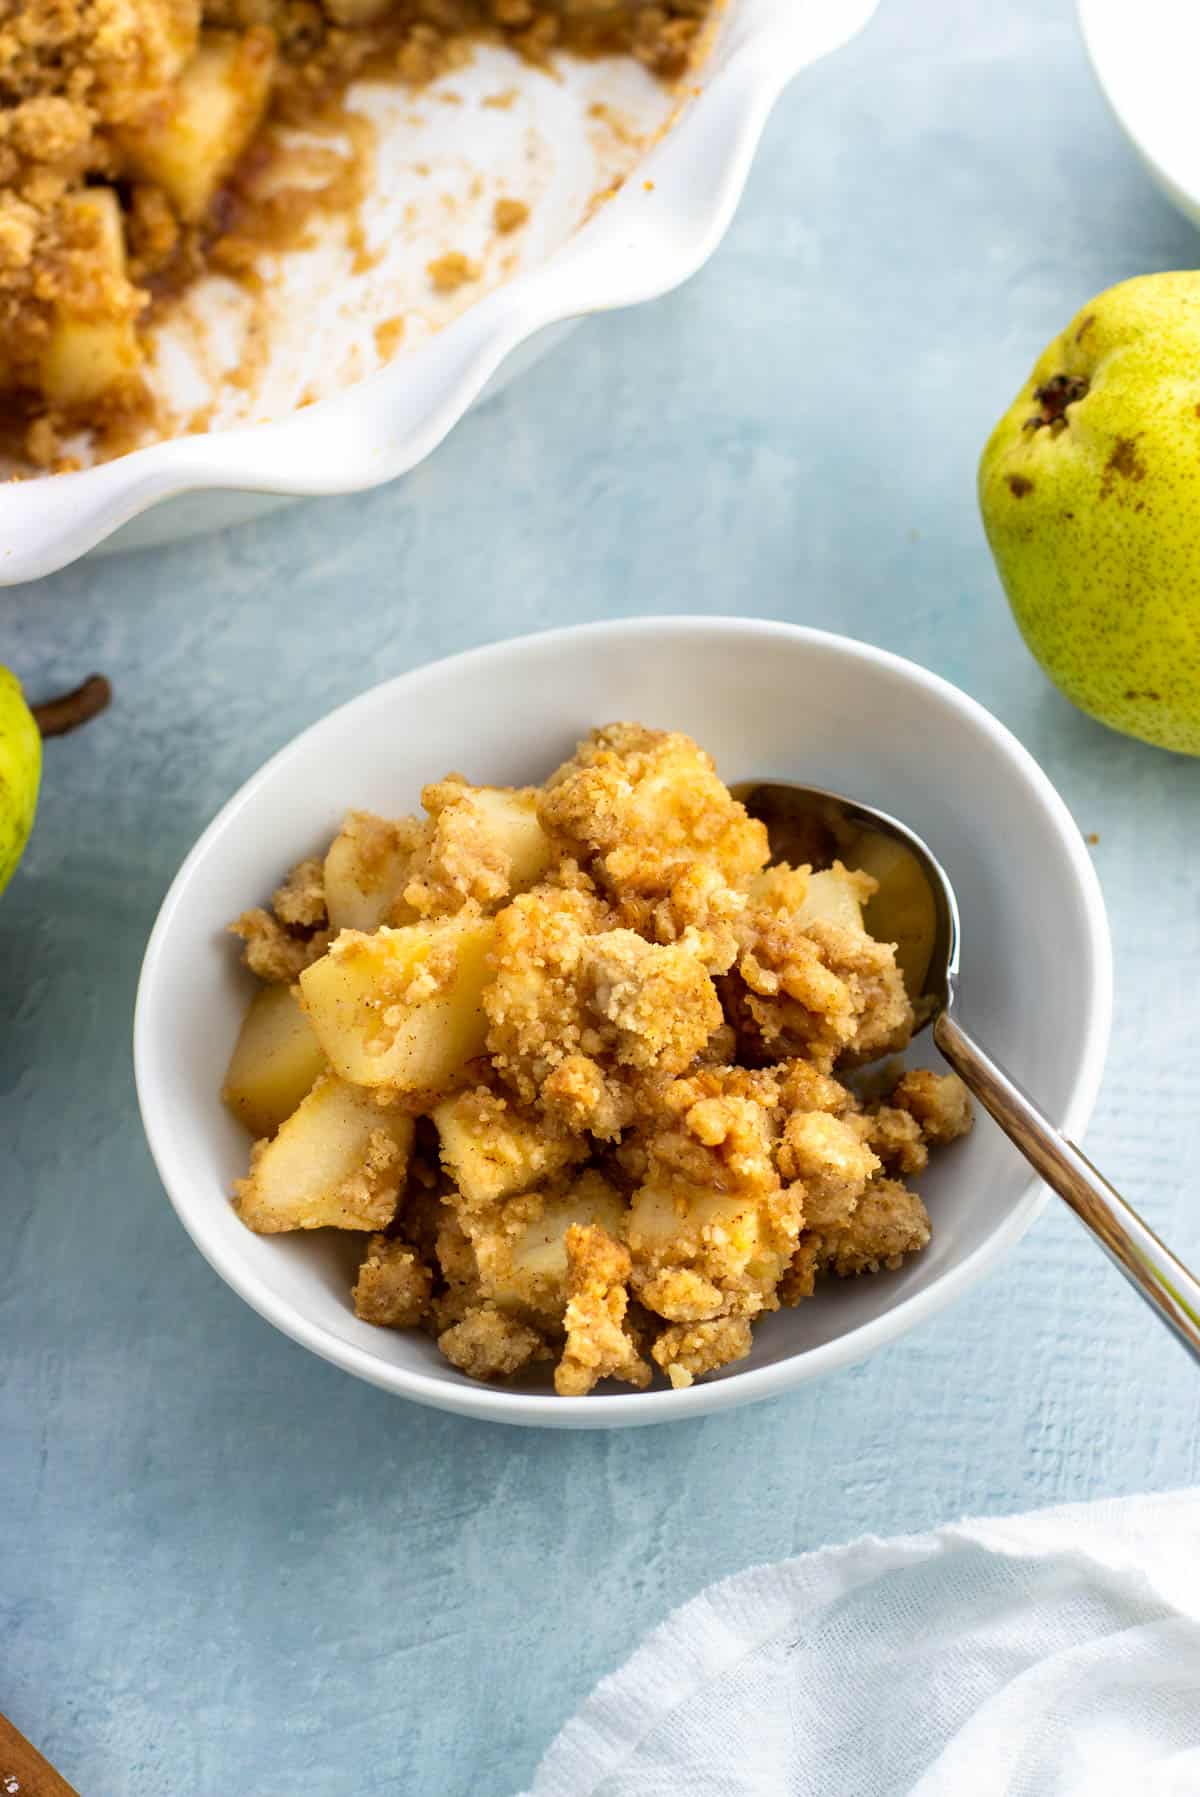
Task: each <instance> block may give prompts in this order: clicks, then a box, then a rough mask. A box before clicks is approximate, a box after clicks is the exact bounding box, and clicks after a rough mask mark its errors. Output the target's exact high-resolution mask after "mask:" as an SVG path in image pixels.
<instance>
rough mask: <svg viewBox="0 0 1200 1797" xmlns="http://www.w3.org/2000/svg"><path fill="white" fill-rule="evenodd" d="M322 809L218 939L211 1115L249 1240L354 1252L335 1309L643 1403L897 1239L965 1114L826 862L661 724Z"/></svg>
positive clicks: (920, 1244)
mask: <svg viewBox="0 0 1200 1797" xmlns="http://www.w3.org/2000/svg"><path fill="white" fill-rule="evenodd" d="M422 803H423V805H424V808H425V813H426V815H425V817H424V818H420V819H419V818H416V817H404V818H400V819H389V818H383V817H378V816H375V815H373V814H371V813H366V812H357V811H352V812H350V814H349V815H348V816H347V818H346V820H345V822H344V824H343V826H342V828H341V830H340V831H339V833H338V835H337V836H336V837H335V838H334V840H333V842H332V844H331V845H330V847H329V849H328V851H327V852H326V854H325V856H324V858H323V859H317V858H313V859H310V860H306V861H304V862H302V863H301V864H300V865H298V866H297V867H295V868H294V869H293V870H292V872H291V873H290V874H289V875H288V877H287V878H286V879H285V880H284V882H283V884H282V885H281V886H280V887H279V889H278V890H277V892H276V893H275V896H274V899H273V900H272V904H271V908H270V909H269V910H264V909H255V910H251V911H247V912H245V913H244V914H243V915H242V916H240V917H239V918H238V919H237V920H236V921H235V922H234V924H233V926H232V928H233V930H234V932H235V933H236V934H237V935H238V936H239V937H241V938H242V941H243V943H244V952H245V959H246V964H247V966H248V967H249V969H250V971H251V972H252V973H253V974H255V975H256V976H257V977H258V978H259V979H260V980H261V981H262V982H264V983H263V985H262V986H261V988H260V990H259V992H258V993H257V995H256V996H255V997H254V998H253V999H252V1000H251V1003H250V1007H249V1009H248V1011H247V1013H246V1019H245V1022H244V1024H243V1026H242V1030H241V1034H240V1036H239V1038H238V1042H237V1045H236V1047H235V1049H234V1052H233V1058H232V1061H231V1064H230V1068H229V1072H228V1074H227V1077H226V1081H225V1087H224V1095H225V1099H226V1102H227V1103H228V1104H229V1105H230V1106H231V1108H232V1109H233V1111H234V1113H235V1114H236V1115H237V1116H239V1117H240V1118H241V1119H242V1120H243V1121H244V1122H246V1123H247V1124H248V1126H249V1127H250V1129H251V1130H252V1131H253V1132H254V1133H255V1134H256V1136H257V1137H258V1140H257V1141H256V1143H255V1146H254V1150H253V1154H252V1155H251V1157H250V1164H249V1169H248V1172H247V1174H246V1176H245V1177H244V1178H243V1179H241V1180H239V1181H238V1184H237V1196H236V1200H235V1203H236V1208H237V1211H238V1214H239V1216H240V1217H241V1219H242V1221H243V1223H245V1224H246V1225H247V1227H248V1228H250V1229H252V1230H255V1231H257V1232H259V1233H262V1234H267V1235H273V1234H277V1233H280V1232H283V1231H293V1230H308V1229H321V1228H333V1229H340V1230H345V1231H348V1232H351V1231H352V1232H354V1237H355V1242H356V1248H355V1252H356V1254H357V1255H358V1256H359V1266H358V1270H357V1275H356V1281H355V1285H354V1292H353V1301H354V1307H355V1311H356V1313H357V1315H358V1316H359V1317H360V1318H362V1319H363V1320H364V1321H366V1322H369V1323H374V1324H378V1325H381V1326H384V1327H388V1326H391V1327H397V1328H413V1327H417V1328H423V1329H426V1330H428V1332H429V1333H430V1334H431V1335H432V1336H433V1338H434V1339H435V1340H436V1342H437V1345H438V1347H439V1349H440V1350H441V1352H442V1354H443V1355H444V1356H445V1357H446V1359H447V1360H448V1361H450V1363H451V1364H452V1365H453V1366H455V1367H458V1368H459V1369H460V1370H461V1371H462V1372H464V1373H466V1374H468V1375H469V1376H470V1377H472V1378H477V1379H501V1378H506V1377H509V1376H511V1375H513V1374H516V1373H520V1372H522V1371H523V1370H524V1369H525V1368H526V1367H528V1366H531V1365H536V1364H537V1363H540V1362H547V1363H553V1366H554V1373H553V1379H554V1388H555V1390H556V1391H557V1392H558V1393H559V1394H560V1395H562V1396H572V1397H582V1396H584V1395H586V1394H587V1393H588V1392H590V1391H591V1390H592V1388H593V1387H594V1386H595V1385H596V1384H597V1383H598V1382H599V1381H601V1380H603V1379H617V1380H621V1381H624V1382H625V1383H627V1384H629V1385H633V1386H635V1387H638V1388H644V1387H646V1386H648V1385H649V1384H650V1382H651V1380H652V1378H654V1377H655V1375H656V1374H662V1375H665V1376H666V1378H667V1379H669V1380H670V1382H671V1384H672V1385H673V1386H676V1387H685V1386H688V1385H690V1384H691V1383H692V1381H693V1380H694V1379H696V1378H699V1377H701V1376H702V1375H704V1374H706V1373H710V1372H713V1371H715V1370H716V1369H717V1368H719V1367H722V1366H727V1365H729V1364H731V1363H732V1362H735V1361H739V1360H742V1359H744V1358H745V1356H746V1355H747V1354H748V1353H749V1351H750V1342H751V1330H752V1328H753V1324H754V1321H755V1319H756V1318H758V1317H761V1316H763V1315H765V1314H767V1313H769V1312H772V1311H775V1310H778V1309H779V1307H780V1305H781V1304H783V1305H795V1304H799V1303H801V1302H802V1301H803V1300H805V1299H807V1298H809V1297H811V1296H812V1294H813V1291H814V1289H815V1285H816V1281H817V1280H818V1279H819V1278H821V1277H822V1276H823V1275H825V1274H833V1275H837V1276H840V1277H842V1278H849V1277H853V1276H856V1275H860V1274H869V1273H876V1272H879V1271H880V1270H881V1269H884V1268H893V1269H894V1268H897V1267H899V1266H900V1265H901V1264H902V1263H903V1261H904V1259H905V1257H906V1256H908V1255H910V1254H918V1253H920V1252H921V1250H922V1249H924V1248H925V1246H926V1245H927V1243H928V1242H929V1239H930V1225H929V1218H928V1216H927V1213H926V1211H925V1207H924V1205H923V1204H922V1202H921V1199H920V1198H919V1196H918V1195H917V1193H916V1192H915V1191H914V1190H913V1189H912V1188H911V1187H910V1186H909V1185H907V1184H906V1183H905V1181H906V1180H907V1179H908V1178H910V1177H911V1176H913V1175H917V1174H920V1173H921V1172H922V1170H923V1169H924V1167H925V1166H926V1163H927V1161H928V1156H929V1150H930V1148H931V1147H933V1148H938V1147H940V1146H941V1145H942V1144H944V1143H947V1142H951V1141H953V1140H955V1139H956V1138H957V1137H959V1136H961V1135H964V1134H965V1133H966V1132H967V1130H968V1129H969V1128H970V1124H971V1111H970V1107H969V1104H968V1101H967V1097H966V1093H965V1090H964V1088H963V1087H962V1086H961V1084H960V1083H959V1081H958V1080H957V1079H956V1078H955V1077H954V1076H953V1075H952V1074H947V1075H944V1076H939V1075H937V1074H935V1073H932V1072H929V1071H922V1070H916V1071H908V1072H895V1073H893V1074H892V1076H891V1077H890V1079H886V1080H885V1085H884V1089H883V1093H882V1095H878V1096H876V1097H874V1098H873V1099H872V1100H871V1101H870V1102H866V1103H864V1102H862V1101H860V1099H859V1098H858V1097H856V1096H855V1094H854V1092H853V1091H852V1090H851V1088H850V1087H849V1086H847V1085H846V1084H845V1083H844V1082H843V1080H842V1079H841V1078H839V1077H838V1075H839V1074H841V1073H844V1072H845V1071H846V1070H848V1069H852V1068H855V1067H860V1066H862V1065H864V1064H865V1063H867V1062H870V1061H875V1060H878V1059H879V1058H880V1057H882V1056H887V1055H890V1054H894V1053H896V1052H898V1051H899V1050H901V1049H903V1048H904V1047H905V1046H906V1045H907V1043H908V1039H909V1036H910V1034H911V1033H912V1027H913V1021H914V1020H913V1008H912V1005H911V1003H910V1001H909V996H908V993H907V992H906V990H905V986H904V981H903V978H902V975H901V972H900V970H899V968H898V966H897V963H896V954H895V948H894V946H893V945H892V944H890V943H881V942H876V941H874V940H873V938H872V937H871V936H870V935H869V934H868V933H867V931H866V929H865V928H864V924H863V915H862V907H863V904H864V903H865V901H866V900H868V899H869V898H870V897H871V895H872V893H873V891H874V890H875V887H876V882H875V880H874V879H873V878H872V877H871V876H870V875H869V874H865V873H859V872H854V871H851V870H849V869H847V868H846V867H844V866H843V864H842V863H841V862H840V861H835V862H834V863H833V865H832V866H831V867H829V868H827V869H821V870H818V871H814V870H813V869H812V868H811V867H807V866H802V867H789V866H788V865H787V864H786V863H771V851H770V846H769V843H768V838H767V830H766V828H765V826H764V825H763V824H762V823H761V822H759V821H758V820H757V819H755V818H752V817H750V816H749V815H748V814H747V812H746V810H745V809H744V807H743V806H742V805H741V804H740V803H739V802H738V801H737V800H736V799H735V798H733V796H732V795H731V794H730V792H729V791H728V789H727V788H726V787H725V785H724V784H723V783H722V781H721V780H720V779H719V778H718V776H717V773H716V770H715V768H714V765H713V763H712V761H711V760H710V758H709V757H708V756H707V755H706V754H705V753H704V751H703V750H702V749H701V748H699V747H698V745H697V744H696V743H695V742H694V741H692V739H691V738H690V737H688V736H686V735H683V734H681V733H678V732H666V731H661V730H654V729H647V728H645V727H644V726H642V725H640V724H633V723H617V724H612V725H609V726H606V727H604V728H601V729H598V730H595V731H593V732H592V733H591V734H590V735H589V736H588V737H587V738H586V739H585V740H584V741H583V742H582V743H580V745H579V746H578V748H577V750H576V752H575V754H574V755H573V756H572V757H571V758H570V759H569V760H567V761H565V762H564V763H563V764H562V765H561V766H560V767H558V768H557V769H555V770H554V772H553V773H551V774H550V776H549V778H548V779H547V780H546V782H545V784H544V785H542V786H541V787H527V788H524V789H517V788H501V787H481V786H473V785H471V784H469V783H468V782H467V781H465V780H463V779H461V778H459V777H457V776H451V777H449V778H447V779H445V780H442V781H440V782H438V783H437V784H436V785H433V786H429V787H427V788H426V789H425V791H424V793H423V794H422Z"/></svg>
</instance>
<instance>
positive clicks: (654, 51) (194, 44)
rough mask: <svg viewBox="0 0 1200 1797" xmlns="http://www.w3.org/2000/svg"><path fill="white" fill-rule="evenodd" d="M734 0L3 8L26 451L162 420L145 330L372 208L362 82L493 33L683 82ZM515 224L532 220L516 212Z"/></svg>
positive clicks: (2, 253)
mask: <svg viewBox="0 0 1200 1797" xmlns="http://www.w3.org/2000/svg"><path fill="white" fill-rule="evenodd" d="M714 4H715V0H0V408H2V409H3V414H4V422H5V431H4V434H5V436H6V438H7V439H8V442H7V447H8V448H9V449H10V450H13V451H16V452H17V453H19V454H22V455H23V456H24V457H25V458H27V459H28V460H29V461H32V462H33V463H34V464H36V465H38V466H42V467H62V466H70V465H72V464H70V463H69V462H65V461H64V459H63V453H62V446H63V441H64V438H65V437H67V436H68V435H69V434H70V433H71V432H73V431H75V430H78V429H79V428H81V427H83V428H86V429H88V430H90V431H92V432H94V433H95V435H96V438H97V441H98V442H99V444H100V446H101V449H102V450H103V449H104V447H105V444H107V449H108V452H109V453H116V452H118V451H120V450H121V449H122V448H126V447H129V446H130V444H131V443H132V442H133V441H134V440H136V437H135V435H134V434H133V433H134V432H135V430H136V428H137V427H139V426H141V427H144V426H145V425H146V422H147V420H148V419H150V418H152V413H153V406H152V401H151V397H150V394H149V391H148V389H147V387H146V384H145V382H144V380H143V370H144V365H145V352H146V334H147V330H148V328H149V327H150V326H151V325H152V323H153V321H154V320H155V318H156V317H159V316H161V314H162V312H163V309H164V307H165V306H166V305H167V304H168V303H169V301H170V299H171V297H172V296H173V295H175V294H177V293H179V292H180V291H181V290H183V289H184V288H186V287H187V286H188V285H189V284H190V283H191V282H192V281H193V280H194V279H195V278H196V277H197V276H198V275H200V274H202V273H204V272H206V271H209V270H216V271H219V272H221V273H223V274H225V275H229V276H232V277H233V278H235V279H241V280H244V281H247V282H252V281H253V280H254V262H255V258H256V257H257V255H258V254H259V253H260V252H261V251H262V250H263V249H279V248H289V247H295V246H296V245H298V244H300V243H303V242H304V241H305V231H306V228H307V224H308V221H309V220H310V219H311V217H312V215H313V213H314V211H316V210H318V209H321V208H324V209H327V210H328V209H346V210H349V209H351V208H353V207H354V206H355V205H356V204H357V202H358V201H359V200H361V198H362V193H363V190H364V186H365V184H366V183H367V182H368V181H369V179H370V149H371V145H370V142H369V138H370V127H369V125H368V123H367V121H366V120H365V119H363V118H362V117H361V116H360V115H356V114H353V113H347V112H346V111H344V110H343V109H342V107H341V100H342V96H343V95H344V93H345V90H346V88H347V86H348V85H349V83H350V82H352V81H354V80H356V79H359V78H370V79H384V80H392V81H398V82H401V83H406V84H408V85H410V86H420V85H423V84H425V83H427V82H429V81H431V80H433V79H434V78H435V77H437V76H439V75H442V74H444V73H445V72H446V71H447V70H449V69H453V68H455V67H458V66H460V65H461V64H462V63H463V62H465V61H466V60H468V59H469V57H470V55H471V51H472V46H473V45H474V44H475V43H476V42H479V41H481V40H483V41H492V42H497V43H502V44H504V45H507V46H508V47H509V48H511V49H512V50H514V51H515V52H517V53H518V54H519V55H521V56H522V57H524V58H526V59H527V60H529V61H533V62H547V61H549V60H550V59H551V58H552V57H553V55H554V54H555V53H556V52H557V51H559V50H565V51H568V52H572V53H578V54H584V55H601V54H605V55H609V54H625V55H629V56H632V57H634V58H636V59H638V60H639V61H640V62H641V63H642V64H644V65H645V66H646V67H647V68H648V69H649V70H650V71H651V72H652V73H653V74H655V75H656V76H658V77H660V78H661V79H663V80H664V81H676V80H678V79H679V78H680V77H681V76H682V75H683V74H684V73H685V72H686V71H687V69H688V67H689V65H690V63H691V61H692V59H693V57H694V56H696V55H697V54H698V52H699V45H700V38H701V33H702V29H703V26H704V23H705V20H706V18H707V16H708V15H709V14H710V13H711V11H712V10H713V8H714ZM290 126H291V127H297V126H298V127H302V128H303V129H304V130H305V131H306V132H309V133H311V132H314V131H316V132H318V133H319V132H320V131H321V130H322V128H324V129H327V130H329V131H331V132H332V131H334V130H339V131H341V132H342V133H343V134H347V133H348V135H349V137H350V140H351V146H352V153H351V154H350V155H349V156H348V157H344V156H340V155H337V154H335V153H333V152H332V151H328V152H321V151H317V152H310V153H309V155H308V157H307V166H303V167H297V166H296V165H295V159H294V158H293V160H292V165H291V166H290V167H289V165H288V158H287V156H286V154H280V151H281V147H282V142H283V140H282V138H281V136H280V134H281V133H283V132H286V130H287V128H288V127H290ZM497 228H498V229H499V230H506V229H509V230H511V229H513V228H514V225H513V223H511V222H509V223H501V222H499V221H498V222H497Z"/></svg>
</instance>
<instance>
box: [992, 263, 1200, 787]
mask: <svg viewBox="0 0 1200 1797" xmlns="http://www.w3.org/2000/svg"><path fill="white" fill-rule="evenodd" d="M1056 414H1058V416H1057V417H1056V416H1055V415H1056ZM1034 420H1044V421H1042V422H1033V421H1034ZM979 504H980V508H981V510H982V513H983V523H984V529H985V530H986V532H987V538H988V542H989V543H990V545H991V549H992V554H993V555H994V556H995V558H996V566H997V568H998V569H999V572H1000V578H1001V580H1002V581H1003V583H1004V587H1005V591H1006V592H1007V594H1008V598H1009V602H1010V604H1011V605H1012V609H1013V612H1014V614H1015V616H1016V620H1017V623H1018V625H1019V626H1020V629H1021V634H1022V635H1023V636H1024V638H1025V641H1026V642H1027V643H1028V645H1029V647H1030V649H1031V650H1032V651H1033V653H1034V655H1035V656H1036V657H1037V659H1038V661H1039V662H1040V663H1041V664H1042V667H1043V668H1044V669H1045V671H1046V673H1047V674H1048V675H1049V676H1050V678H1051V679H1052V680H1053V681H1054V682H1055V684H1056V685H1057V686H1059V687H1060V688H1061V689H1062V691H1063V692H1064V693H1065V694H1066V696H1067V697H1068V698H1069V699H1071V700H1073V701H1074V703H1075V704H1076V705H1078V706H1080V707H1081V708H1082V709H1083V710H1084V711H1086V712H1089V713H1090V714H1091V715H1092V716H1093V717H1095V718H1099V719H1100V720H1101V721H1102V722H1103V723H1105V724H1110V725H1111V726H1112V727H1113V729H1115V730H1122V731H1124V732H1125V733H1126V734H1127V735H1129V736H1137V737H1141V738H1142V739H1143V740H1144V741H1146V742H1150V743H1157V744H1159V745H1161V746H1162V747H1163V748H1166V749H1175V750H1178V751H1180V752H1182V753H1184V754H1187V755H1200V272H1197V273H1192V272H1183V273H1173V274H1156V275H1143V276H1140V277H1139V278H1138V279H1136V280H1132V281H1124V282H1122V283H1121V285H1120V286H1118V287H1110V288H1109V289H1108V290H1107V292H1105V293H1101V294H1099V295H1098V296H1097V297H1096V298H1095V299H1094V300H1092V301H1091V302H1090V304H1088V305H1086V306H1084V307H1083V309H1082V310H1081V311H1080V312H1079V313H1078V314H1077V315H1076V317H1075V318H1073V319H1072V320H1071V323H1070V324H1069V325H1068V326H1067V329H1066V330H1065V331H1064V332H1063V334H1062V336H1061V337H1057V338H1055V340H1054V342H1053V343H1051V344H1050V345H1049V347H1048V348H1047V349H1046V351H1045V352H1044V353H1043V355H1042V356H1041V357H1040V358H1039V360H1038V362H1037V364H1036V366H1035V367H1034V370H1033V373H1032V374H1031V375H1030V377H1029V379H1028V380H1027V381H1026V383H1025V385H1024V386H1023V387H1022V389H1021V391H1020V393H1019V395H1018V396H1017V399H1016V401H1015V403H1014V404H1013V405H1012V406H1011V407H1010V408H1009V410H1008V411H1007V412H1006V413H1005V414H1004V416H1003V418H1001V420H1000V422H999V424H997V426H996V428H995V430H994V431H993V432H992V435H991V438H990V440H989V442H988V444H987V447H986V449H985V450H984V452H983V459H982V461H981V463H980V467H979Z"/></svg>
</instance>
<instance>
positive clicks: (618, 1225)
mask: <svg viewBox="0 0 1200 1797" xmlns="http://www.w3.org/2000/svg"><path fill="white" fill-rule="evenodd" d="M625 1214H626V1206H625V1200H624V1199H623V1198H622V1196H621V1194H620V1193H619V1192H618V1191H617V1190H616V1189H615V1187H613V1186H611V1185H609V1183H608V1181H607V1180H606V1179H605V1178H604V1177H603V1176H602V1175H601V1174H599V1173H597V1172H595V1171H592V1170H589V1171H588V1172H585V1173H582V1174H580V1176H579V1178H578V1179H577V1180H576V1181H575V1183H574V1184H573V1185H572V1186H570V1187H569V1188H568V1189H567V1190H566V1191H565V1192H559V1193H556V1194H555V1195H553V1196H548V1197H547V1198H546V1200H545V1202H544V1204H543V1205H542V1207H541V1211H540V1214H539V1215H538V1216H537V1218H536V1220H534V1221H533V1222H530V1223H527V1224H526V1225H525V1227H524V1228H523V1229H522V1230H520V1231H519V1233H517V1234H516V1235H513V1236H509V1235H508V1234H507V1233H506V1232H502V1231H498V1230H491V1229H484V1230H482V1231H480V1233H479V1234H478V1236H477V1238H476V1240H475V1258H476V1262H477V1264H478V1267H479V1280H480V1285H481V1286H482V1289H483V1292H484V1295H485V1297H488V1298H490V1299H492V1300H493V1302H494V1303H496V1304H499V1305H501V1306H502V1307H503V1308H505V1309H507V1310H516V1311H520V1312H522V1313H524V1314H525V1315H531V1316H540V1317H542V1318H543V1319H547V1318H554V1319H555V1320H557V1319H558V1318H560V1317H561V1316H562V1313H563V1310H564V1309H565V1307H566V1302H567V1244H566V1234H567V1230H568V1229H569V1228H570V1226H571V1224H572V1223H580V1224H585V1223H599V1224H600V1225H601V1227H602V1228H603V1229H606V1230H607V1231H608V1233H609V1235H611V1236H613V1237H615V1238H616V1239H617V1240H620V1239H621V1237H622V1235H623V1230H624V1220H625Z"/></svg>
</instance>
